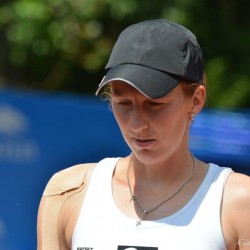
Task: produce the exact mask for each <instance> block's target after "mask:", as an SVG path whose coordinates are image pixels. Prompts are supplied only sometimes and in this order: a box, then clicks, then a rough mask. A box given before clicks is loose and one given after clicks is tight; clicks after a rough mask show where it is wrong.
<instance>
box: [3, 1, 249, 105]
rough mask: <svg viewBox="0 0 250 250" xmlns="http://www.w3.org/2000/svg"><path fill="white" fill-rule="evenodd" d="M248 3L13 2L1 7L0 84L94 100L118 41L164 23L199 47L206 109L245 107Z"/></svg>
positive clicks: (247, 64) (247, 79)
mask: <svg viewBox="0 0 250 250" xmlns="http://www.w3.org/2000/svg"><path fill="white" fill-rule="evenodd" d="M249 6H250V2H249V1H247V0H241V1H240V2H239V1H235V0H227V1H226V0H203V1H200V0H168V1H164V0H154V1H153V2H152V1H148V0H143V1H142V0H126V1H123V0H84V1H81V0H53V1H49V0H36V1H35V0H16V1H1V3H0V52H1V57H0V84H1V85H2V86H4V85H6V86H12V87H19V88H28V89H42V90H47V91H59V90H62V91H72V92H80V93H92V94H93V92H94V91H95V89H96V87H97V84H98V83H99V82H100V80H101V79H102V77H103V74H104V66H105V64H106V62H107V59H108V56H109V54H110V51H111V48H112V46H113V44H114V42H115V40H116V39H117V36H118V34H119V33H120V32H121V30H123V29H124V28H125V27H126V26H128V25H129V24H132V23H135V22H138V21H142V20H146V19H153V18H167V19H169V20H172V21H176V22H179V23H181V24H183V25H184V26H186V27H188V28H189V29H191V30H192V31H193V32H194V33H195V34H196V35H197V37H198V40H199V42H200V44H201V47H202V48H203V52H204V59H205V64H206V69H207V76H208V80H209V93H210V94H209V95H210V96H211V97H209V101H208V105H209V106H210V107H250V99H249V97H248V96H249V94H250V75H249V61H248V56H249V55H250V49H249V44H250V33H249V25H250V18H249V14H248V9H249V8H248V7H249Z"/></svg>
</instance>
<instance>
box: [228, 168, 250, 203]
mask: <svg viewBox="0 0 250 250" xmlns="http://www.w3.org/2000/svg"><path fill="white" fill-rule="evenodd" d="M225 194H226V195H228V198H229V199H230V201H231V202H233V203H235V202H237V204H241V203H242V202H243V203H244V202H249V203H250V177H249V176H247V175H244V174H240V173H231V174H230V175H229V176H228V180H227V183H226V186H225Z"/></svg>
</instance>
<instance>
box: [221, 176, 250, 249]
mask: <svg viewBox="0 0 250 250" xmlns="http://www.w3.org/2000/svg"><path fill="white" fill-rule="evenodd" d="M222 211H223V214H222V215H223V216H222V219H223V221H222V222H223V225H224V228H223V229H224V235H225V240H226V242H227V246H228V249H233V250H237V249H239V250H248V249H249V250H250V177H249V176H246V175H242V174H237V173H234V174H231V175H230V176H229V178H228V182H227V184H226V187H225V193H224V204H223V210H222Z"/></svg>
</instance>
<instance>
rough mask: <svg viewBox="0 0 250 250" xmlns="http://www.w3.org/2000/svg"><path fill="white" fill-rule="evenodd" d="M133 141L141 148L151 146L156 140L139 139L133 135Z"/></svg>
mask: <svg viewBox="0 0 250 250" xmlns="http://www.w3.org/2000/svg"><path fill="white" fill-rule="evenodd" d="M133 141H134V143H135V145H136V146H138V147H140V148H146V147H149V146H151V145H152V144H153V143H154V142H155V140H154V139H138V138H134V137H133Z"/></svg>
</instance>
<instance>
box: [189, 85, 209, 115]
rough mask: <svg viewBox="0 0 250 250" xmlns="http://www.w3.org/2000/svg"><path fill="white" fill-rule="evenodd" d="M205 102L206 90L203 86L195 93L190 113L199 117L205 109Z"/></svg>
mask: <svg viewBox="0 0 250 250" xmlns="http://www.w3.org/2000/svg"><path fill="white" fill-rule="evenodd" d="M205 102H206V89H205V87H204V86H203V85H200V86H198V87H197V88H196V89H195V92H194V94H193V96H192V98H191V107H190V113H191V114H193V115H197V114H198V113H199V112H200V111H201V110H202V108H203V107H204V105H205Z"/></svg>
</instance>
